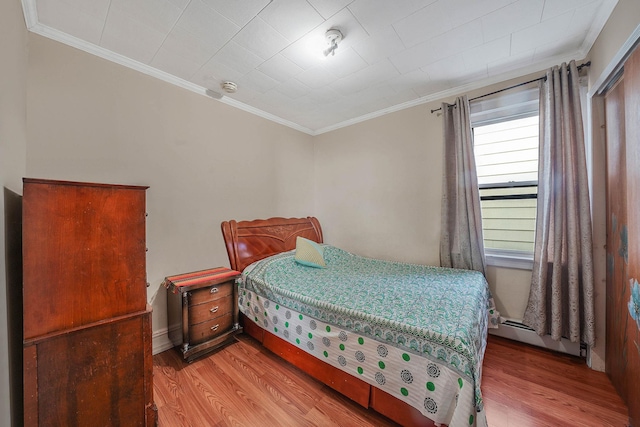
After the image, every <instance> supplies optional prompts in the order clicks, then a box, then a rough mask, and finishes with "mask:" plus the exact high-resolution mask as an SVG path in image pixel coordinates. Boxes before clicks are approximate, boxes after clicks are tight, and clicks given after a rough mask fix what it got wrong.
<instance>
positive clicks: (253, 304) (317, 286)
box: [239, 245, 498, 427]
mask: <svg viewBox="0 0 640 427" xmlns="http://www.w3.org/2000/svg"><path fill="white" fill-rule="evenodd" d="M324 258H325V261H326V264H327V267H326V268H312V267H308V266H303V265H300V264H298V263H296V262H295V251H290V252H284V253H281V254H278V255H274V256H272V257H269V258H266V259H264V260H261V261H258V262H256V263H253V264H252V265H250V266H248V267H247V268H246V269H245V271H244V272H243V274H242V277H241V279H240V283H239V286H240V292H239V306H240V310H241V311H242V312H243V313H244V314H245V315H246V316H247V317H248V318H249V319H251V320H253V321H254V322H256V323H257V324H258V325H259V326H261V327H262V328H264V329H266V330H268V331H269V332H271V333H273V334H275V335H276V336H278V337H280V338H282V339H284V340H286V341H288V342H290V343H291V344H294V345H296V346H297V347H299V348H301V349H302V350H304V351H306V352H308V353H310V354H312V355H314V356H315V357H317V358H319V359H321V360H323V361H325V362H327V363H329V364H330V365H332V366H335V367H337V368H339V369H341V370H343V371H345V372H347V373H349V374H350V375H353V376H355V377H358V378H360V379H362V380H364V381H366V382H368V383H369V384H371V385H373V386H375V387H378V388H380V389H381V390H383V391H385V392H387V393H389V394H391V395H393V396H395V397H397V398H399V399H401V400H403V401H405V402H407V403H408V404H410V405H411V406H413V407H415V408H416V409H418V410H419V411H420V412H421V413H422V414H424V415H425V416H426V417H428V418H430V419H432V420H433V421H434V422H436V423H441V424H447V425H449V426H452V427H456V426H476V425H478V426H483V425H486V417H485V413H484V408H483V404H482V393H481V390H480V383H481V377H482V359H483V356H484V350H485V347H486V343H487V328H488V327H489V326H490V325H497V322H498V314H497V312H495V309H494V307H493V300H492V298H491V294H490V291H489V288H488V285H487V283H486V280H485V278H484V276H483V275H482V274H480V273H478V272H475V271H468V270H456V269H448V268H440V267H429V266H424V265H416V264H407V263H398V262H390V261H382V260H376V259H370V258H364V257H360V256H357V255H354V254H351V253H349V252H346V251H344V250H342V249H339V248H336V247H333V246H329V245H324Z"/></svg>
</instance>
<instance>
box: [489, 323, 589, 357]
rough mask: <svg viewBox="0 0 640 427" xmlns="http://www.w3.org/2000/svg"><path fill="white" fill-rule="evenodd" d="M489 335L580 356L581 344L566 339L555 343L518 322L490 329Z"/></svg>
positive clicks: (548, 337)
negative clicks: (519, 324)
mask: <svg viewBox="0 0 640 427" xmlns="http://www.w3.org/2000/svg"><path fill="white" fill-rule="evenodd" d="M489 333H490V334H491V335H496V336H499V337H503V338H509V339H512V340H514V341H519V342H523V343H526V344H531V345H535V346H538V347H543V348H546V349H548V350H554V351H559V352H562V353H568V354H572V355H574V356H580V343H575V342H571V341H569V340H567V339H564V338H563V339H562V340H561V341H555V340H553V339H551V336H549V335H545V336H542V337H541V336H540V335H538V334H537V333H536V332H535V331H533V330H531V329H530V328H528V327H527V326H524V325H522V326H518V325H517V324H516V322H509V323H501V324H500V326H498V329H489Z"/></svg>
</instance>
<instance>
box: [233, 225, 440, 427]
mask: <svg viewBox="0 0 640 427" xmlns="http://www.w3.org/2000/svg"><path fill="white" fill-rule="evenodd" d="M221 227H222V235H223V237H224V242H225V245H226V248H227V254H228V255H229V262H230V264H231V268H232V269H233V270H237V271H242V270H244V268H245V267H247V266H248V265H249V264H251V263H253V262H255V261H258V260H261V259H263V258H266V257H268V256H271V255H275V254H278V253H280V252H284V251H289V250H292V249H295V247H296V237H297V236H302V237H305V238H307V239H310V240H313V241H315V242H318V243H322V242H323V240H322V229H321V227H320V222H319V221H318V220H317V219H316V218H315V217H307V218H270V219H258V220H253V221H233V220H231V221H225V222H223V223H222V225H221ZM241 321H242V323H243V327H244V332H246V333H248V334H249V335H250V336H252V337H253V338H255V339H257V340H258V341H260V342H261V343H262V345H263V346H264V347H266V348H267V349H269V350H271V351H272V352H274V353H275V354H277V355H279V356H280V357H282V358H283V359H285V360H286V361H287V362H289V363H291V364H292V365H294V366H296V367H298V368H300V369H301V370H303V371H304V372H306V373H308V374H309V375H311V376H312V377H314V378H316V379H317V380H319V381H321V382H323V383H324V384H326V385H327V386H329V387H331V388H333V389H334V390H336V391H338V392H340V393H342V394H343V395H344V396H346V397H348V398H350V399H351V400H353V401H355V402H357V403H359V404H360V405H362V406H364V407H365V408H371V409H373V410H375V411H376V412H378V413H380V414H382V415H385V416H386V417H388V418H390V419H392V420H394V421H395V422H397V423H400V424H402V425H404V426H421V427H435V424H434V423H433V421H431V420H430V419H428V418H426V417H425V416H423V415H422V414H421V413H420V411H418V410H417V409H415V408H413V407H412V406H410V405H408V404H406V403H404V402H402V401H401V400H399V399H397V398H396V397H394V396H391V395H390V394H388V393H385V392H383V391H381V390H380V389H378V388H376V387H373V386H371V385H369V384H368V383H366V382H364V381H362V380H361V379H359V378H356V377H354V376H352V375H349V374H347V373H345V372H343V371H341V370H340V369H338V368H335V367H333V366H331V365H329V364H327V363H325V362H323V361H322V360H320V359H317V358H315V357H313V356H312V355H310V354H309V353H307V352H305V351H303V350H301V349H299V348H298V347H296V346H294V345H292V344H290V343H288V342H287V341H284V340H283V339H281V338H279V337H277V336H275V335H274V334H272V333H271V332H268V331H265V330H264V329H262V328H261V327H259V326H258V325H256V324H255V323H254V322H252V321H251V320H248V319H247V318H246V317H245V316H244V315H242V313H241Z"/></svg>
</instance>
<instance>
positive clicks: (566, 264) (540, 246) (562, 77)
mask: <svg viewBox="0 0 640 427" xmlns="http://www.w3.org/2000/svg"><path fill="white" fill-rule="evenodd" d="M578 79H579V77H578V69H577V67H576V64H575V61H571V62H570V63H569V65H567V64H564V63H563V64H562V65H561V66H560V67H558V66H556V67H553V68H551V69H549V70H548V71H547V74H546V80H545V81H543V82H542V84H541V90H540V146H539V150H540V152H539V165H538V207H537V214H536V215H537V217H536V238H535V248H534V259H533V271H532V278H531V290H530V292H529V300H528V303H527V308H526V310H525V314H524V319H523V323H524V324H526V325H528V326H530V327H532V328H533V329H535V331H536V332H537V333H538V334H539V335H551V337H552V338H553V339H554V340H560V338H561V337H566V338H569V339H570V340H571V341H573V342H577V341H579V340H580V339H581V340H582V341H583V342H585V343H587V344H589V345H593V344H594V343H595V321H594V295H593V259H592V258H593V254H592V238H591V213H590V205H589V187H588V182H587V168H586V160H585V145H584V130H583V124H582V110H581V107H580V89H579V82H578Z"/></svg>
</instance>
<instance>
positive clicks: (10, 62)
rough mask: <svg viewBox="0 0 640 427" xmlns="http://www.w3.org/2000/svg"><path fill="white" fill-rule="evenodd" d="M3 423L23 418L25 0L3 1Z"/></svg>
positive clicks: (0, 327)
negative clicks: (21, 196)
mask: <svg viewBox="0 0 640 427" xmlns="http://www.w3.org/2000/svg"><path fill="white" fill-rule="evenodd" d="M0 58H2V60H0V187H1V188H2V190H3V192H2V195H0V426H10V425H14V426H19V425H21V424H22V386H21V385H22V371H21V366H22V318H21V313H22V297H21V293H22V288H21V284H22V283H21V282H22V278H21V272H22V264H21V258H20V257H21V251H20V238H21V237H20V236H21V227H20V213H21V209H20V206H21V205H20V198H19V195H20V194H22V176H23V175H24V173H25V168H26V147H27V140H26V104H25V100H26V98H25V93H26V85H27V79H26V74H27V30H26V27H25V23H24V18H23V17H22V7H21V4H20V1H19V0H5V1H2V2H0Z"/></svg>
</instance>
